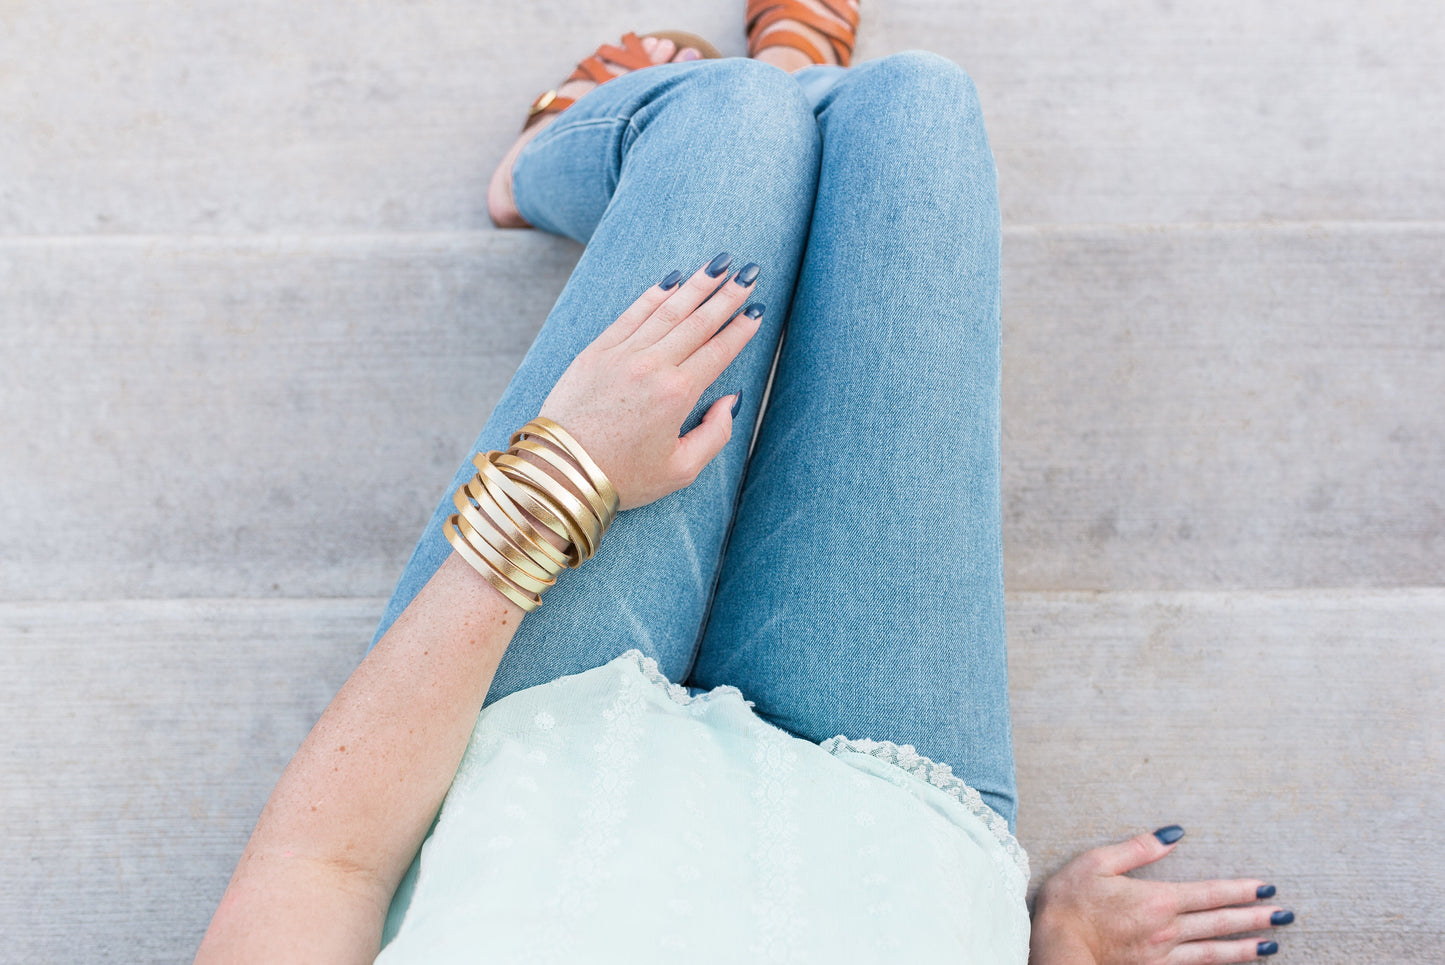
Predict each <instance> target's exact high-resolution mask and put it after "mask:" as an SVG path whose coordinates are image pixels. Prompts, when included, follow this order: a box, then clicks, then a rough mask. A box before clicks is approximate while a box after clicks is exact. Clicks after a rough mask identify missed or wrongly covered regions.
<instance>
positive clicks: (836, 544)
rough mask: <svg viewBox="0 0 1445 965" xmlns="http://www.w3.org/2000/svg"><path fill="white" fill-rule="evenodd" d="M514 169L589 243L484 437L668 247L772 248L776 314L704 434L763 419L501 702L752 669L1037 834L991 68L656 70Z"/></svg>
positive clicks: (494, 693)
mask: <svg viewBox="0 0 1445 965" xmlns="http://www.w3.org/2000/svg"><path fill="white" fill-rule="evenodd" d="M513 183H514V188H515V193H516V200H517V206H518V209H519V210H520V211H521V213H522V216H523V217H525V218H526V219H527V220H528V221H529V222H531V223H532V224H533V225H535V226H537V227H538V228H541V229H543V230H546V231H551V232H554V233H557V234H563V235H566V236H568V237H571V238H574V239H576V240H578V241H581V242H583V243H585V244H586V246H587V247H586V250H585V251H584V252H583V255H582V257H581V260H580V261H579V262H578V264H577V267H576V270H575V271H574V272H573V273H572V276H571V278H570V280H569V281H568V283H567V286H566V288H565V289H564V290H563V292H562V294H561V296H560V298H559V299H558V300H557V303H556V305H555V307H554V308H553V309H552V311H551V313H550V314H549V315H548V318H547V321H546V323H545V325H544V326H543V327H542V329H541V331H540V332H539V334H538V336H537V339H536V341H535V342H534V343H533V345H532V347H531V349H530V350H529V351H528V353H527V355H526V357H525V358H524V359H523V361H522V363H521V366H520V368H519V369H518V371H517V374H516V376H515V377H514V378H513V379H512V381H511V383H510V385H509V386H508V387H507V389H506V391H505V392H504V393H503V395H502V398H501V400H500V401H499V402H498V404H497V406H496V408H495V410H494V411H493V412H492V414H491V417H490V418H489V419H488V420H487V423H486V425H485V427H484V428H483V429H482V432H481V435H480V437H479V438H478V439H477V442H476V445H475V446H474V447H473V452H479V451H487V450H490V449H502V448H505V447H506V445H507V440H508V436H509V435H510V434H511V433H512V432H513V431H515V430H516V429H517V428H518V427H519V426H521V425H522V424H523V423H525V422H526V421H527V420H528V419H530V418H531V417H532V416H534V415H536V413H537V411H538V409H539V408H540V406H541V403H542V400H543V399H544V398H545V397H546V395H547V393H548V392H549V391H550V390H551V388H552V386H553V385H554V384H555V382H556V380H557V379H558V377H560V376H561V374H562V372H563V371H564V370H565V369H566V367H567V366H568V364H569V363H570V362H571V361H572V359H573V358H574V357H575V356H576V354H577V353H578V352H579V351H581V350H582V349H583V348H584V347H585V346H586V345H587V344H589V343H590V342H591V341H592V340H593V339H594V338H595V337H596V336H597V334H598V333H599V332H601V331H602V329H603V328H605V327H606V326H607V325H608V324H610V323H611V322H612V321H613V320H614V319H615V318H616V317H617V316H618V315H619V314H620V313H621V312H622V311H623V310H624V309H625V308H626V307H627V306H628V305H629V304H630V303H631V302H632V301H633V300H634V299H635V298H636V297H637V296H638V295H639V294H640V293H641V292H642V291H643V290H644V289H645V288H647V287H648V286H649V285H653V284H656V283H657V282H658V280H660V279H661V278H662V277H663V276H664V275H666V274H667V273H668V272H669V271H671V270H672V269H675V268H679V269H683V270H684V271H692V270H694V269H696V268H698V267H699V266H701V265H702V264H704V263H705V262H706V261H707V260H708V259H710V258H712V256H713V255H715V254H717V253H718V252H720V251H728V252H731V253H732V255H733V268H734V269H737V268H739V267H741V266H742V265H744V264H746V263H747V262H749V261H755V262H757V263H758V264H760V265H761V266H762V274H761V276H760V278H759V280H758V283H757V288H756V292H755V295H754V300H756V301H760V302H763V303H765V304H766V305H767V306H768V310H767V312H766V313H765V314H764V316H763V325H762V328H761V330H760V331H759V332H758V334H757V335H756V336H755V337H754V338H753V340H752V342H751V343H750V344H749V345H748V347H747V348H746V349H745V350H744V351H743V353H742V354H741V355H740V356H739V357H738V358H737V360H736V361H734V363H733V364H732V365H731V366H730V367H729V368H728V370H727V371H726V372H724V373H723V375H722V376H721V377H720V378H719V379H718V380H717V382H716V383H715V384H714V385H713V386H712V387H711V388H710V389H709V390H708V391H707V392H705V393H704V394H703V397H702V399H701V400H700V401H699V403H698V405H697V407H696V408H695V410H694V412H693V413H692V414H691V416H690V417H689V418H688V420H687V422H686V423H685V424H684V426H683V431H684V432H685V431H687V430H690V429H691V428H692V427H693V426H695V425H696V424H697V423H698V421H699V420H700V419H701V417H702V415H703V413H704V412H705V411H706V409H707V408H708V406H709V405H710V404H711V403H712V402H713V401H714V400H716V399H717V398H718V397H720V396H723V395H727V394H729V393H732V392H740V393H741V395H742V407H741V410H740V412H739V414H738V417H737V418H738V425H739V426H740V427H743V428H742V431H738V432H735V433H734V435H733V439H732V440H731V442H729V444H728V445H727V447H726V448H725V449H724V450H723V452H722V453H721V454H720V455H719V456H718V457H717V459H715V460H714V461H713V462H712V463H711V464H710V465H709V466H708V467H707V469H706V470H705V471H704V472H703V473H702V475H701V476H699V478H698V479H697V481H696V482H694V483H693V484H692V485H691V486H689V487H688V488H686V489H683V490H680V491H678V492H676V493H673V494H672V495H670V496H668V497H666V498H665V499H661V500H658V501H657V502H655V503H652V504H650V505H648V506H645V507H641V508H639V509H635V510H630V511H628V512H626V513H623V514H622V515H621V516H619V517H618V519H617V521H616V522H615V523H614V525H613V527H612V529H611V530H610V532H609V534H608V538H607V539H606V540H605V541H604V542H603V544H602V546H601V549H600V551H599V552H598V554H597V555H596V556H595V557H594V558H593V559H592V560H591V561H589V562H588V563H587V564H586V565H585V566H583V567H581V568H580V569H578V570H575V571H573V570H569V571H566V572H564V573H563V574H562V575H561V576H560V577H559V578H558V581H557V585H556V586H555V587H554V588H552V589H551V590H549V591H548V592H547V594H546V596H545V598H544V603H543V606H542V608H541V609H540V610H538V611H536V612H535V613H531V614H528V615H527V617H526V618H525V619H524V620H523V621H522V623H521V624H520V626H519V627H518V629H517V633H516V636H515V637H514V638H513V640H512V643H511V645H510V647H509V648H508V650H507V652H506V654H505V655H504V657H503V659H502V662H501V665H500V667H499V668H498V671H497V674H496V677H495V679H494V680H493V682H492V685H491V689H490V691H489V692H488V694H487V698H486V703H487V704H491V703H492V702H494V701H496V700H498V699H500V698H501V697H503V696H506V695H508V694H511V693H513V692H515V691H518V690H521V689H524V688H527V687H531V686H534V685H538V684H543V683H546V682H548V681H551V680H553V679H556V678H557V677H561V676H566V675H570V674H576V673H581V672H583V671H586V670H589V669H591V668H593V667H599V666H602V665H603V664H605V663H607V662H608V661H610V660H612V659H614V658H616V657H617V656H618V655H620V654H622V653H624V652H626V651H627V650H629V649H631V648H634V647H636V648H638V649H639V650H641V651H642V652H643V653H644V654H646V655H647V656H649V657H652V658H653V659H655V660H656V661H657V662H658V664H659V667H660V669H661V671H662V672H663V673H665V674H666V675H667V677H668V678H669V679H671V680H673V681H677V682H683V683H686V684H687V685H688V686H689V687H690V688H691V689H692V690H693V692H696V691H698V690H705V689H711V688H712V687H715V686H718V685H721V684H731V685H733V686H736V687H738V688H740V689H741V690H742V692H743V693H744V694H745V695H746V696H747V697H748V699H750V700H753V701H755V702H756V711H757V713H758V714H759V715H760V716H761V717H763V718H764V719H766V720H768V721H769V722H771V723H773V724H776V725H777V726H779V727H781V728H783V729H784V730H786V731H788V732H790V733H792V734H794V735H796V736H799V737H803V738H805V739H807V740H810V741H822V740H824V739H826V738H829V737H832V736H835V735H838V734H845V735H847V736H849V737H855V738H859V737H868V738H873V739H876V740H889V741H894V742H896V743H899V744H903V743H909V744H913V745H914V746H915V747H916V748H917V750H918V752H919V753H920V754H923V755H926V756H928V757H931V758H933V759H934V760H936V761H939V762H944V763H948V764H950V765H951V766H952V767H953V769H954V771H955V772H956V773H957V774H958V775H959V776H960V777H962V778H963V779H964V780H965V781H967V782H968V783H969V784H971V785H973V786H974V787H975V788H977V789H978V790H979V791H980V792H981V794H982V795H983V798H984V800H985V801H986V802H987V803H988V804H989V805H991V806H992V807H993V808H994V809H995V810H997V811H998V812H999V813H1000V814H1002V815H1003V816H1004V817H1006V818H1007V819H1008V822H1009V826H1010V828H1011V829H1012V827H1013V824H1014V815H1015V810H1016V806H1015V789H1014V768H1013V754H1012V745H1011V736H1010V726H1009V712H1008V683H1007V658H1006V652H1005V642H1004V625H1003V573H1002V549H1001V541H1000V512H1001V510H1000V499H999V293H1000V278H999V238H1000V231H999V210H998V197H997V182H996V176H995V170H994V164H993V157H992V154H991V152H990V150H989V146H988V141H987V137H986V135H985V132H984V126H983V119H982V115H981V114H980V111H979V105H978V98H977V94H976V92H975V90H974V87H973V84H972V83H971V81H970V80H969V78H968V77H967V75H966V74H964V73H963V71H961V70H960V69H959V68H958V67H956V66H955V65H953V64H951V63H949V62H948V61H946V60H944V59H942V58H940V57H937V56H935V55H933V54H927V53H919V52H909V53H902V54H896V55H893V56H890V57H885V58H882V59H880V60H874V61H869V62H867V63H864V64H861V65H859V66H857V67H854V68H852V69H851V70H843V69H841V68H821V67H820V68H808V69H805V70H803V71H799V72H798V73H797V74H795V75H789V74H787V73H784V72H783V71H780V70H778V69H776V68H774V67H771V66H769V65H766V64H762V63H760V62H757V61H752V60H743V59H726V60H712V61H700V62H690V63H684V64H667V65H663V66H658V67H652V68H648V69H646V70H642V71H638V72H635V73H631V74H627V75H625V76H623V77H620V78H618V79H616V80H613V81H611V82H609V83H607V84H605V85H603V86H601V87H599V88H597V89H596V90H595V91H593V92H590V93H588V94H587V96H585V97H583V98H581V99H580V100H579V101H578V102H577V103H576V104H575V105H573V106H572V107H570V108H569V109H568V110H567V111H566V112H565V113H563V114H562V115H561V116H560V117H559V118H558V119H557V120H556V121H555V122H553V123H552V124H551V125H550V126H549V127H548V128H547V129H546V130H545V131H543V132H542V133H541V134H540V135H539V136H538V137H537V138H536V139H535V140H534V141H533V142H532V143H531V144H530V145H528V147H527V148H526V149H525V150H524V151H523V152H522V154H521V156H520V157H519V158H518V160H517V163H516V166H515V168H514V176H513ZM785 320H786V338H782V336H783V333H784V322H785ZM780 340H781V342H782V344H781V351H780V352H779V351H778V349H779V342H780ZM775 354H776V355H777V369H776V376H775V379H774V382H773V385H772V390H771V397H770V400H769V403H768V408H767V411H766V413H764V414H763V416H762V420H761V424H760V425H758V427H757V430H756V440H755V443H754V451H753V452H752V455H751V458H749V447H750V442H752V441H753V440H752V438H751V437H752V435H753V434H752V433H751V432H749V431H747V429H748V427H752V426H754V425H755V422H756V420H757V419H758V416H759V408H760V404H761V403H762V401H763V394H764V388H765V386H766V385H767V382H768V377H769V372H770V370H771V368H772V365H773V361H774V356H775ZM467 455H468V457H470V455H471V454H470V453H468V454H467ZM472 472H473V469H472V467H471V465H470V463H469V462H468V461H467V460H463V461H462V464H461V468H460V469H459V470H458V472H457V474H456V476H455V477H454V478H453V479H452V481H451V482H450V483H448V484H447V486H446V487H445V488H444V490H443V492H442V494H441V497H442V498H441V500H440V504H439V506H438V508H437V510H436V513H435V514H434V515H433V517H432V519H431V521H430V523H429V524H428V526H427V528H426V530H425V532H424V533H423V534H422V538H421V542H420V544H419V545H418V546H417V548H416V550H415V552H414V553H413V555H412V558H411V561H410V562H409V563H408V564H407V567H406V570H405V571H404V573H403V574H402V577H401V580H400V582H399V584H398V585H397V588H396V591H395V594H394V596H393V598H392V600H391V602H390V604H389V605H388V607H387V610H386V614H385V616H384V618H383V620H382V622H381V626H380V627H379V628H378V630H377V638H378V639H379V638H380V636H381V634H382V633H383V632H385V630H386V628H387V627H389V626H390V625H391V623H392V621H393V620H395V619H396V617H397V616H398V615H400V613H401V611H402V610H403V609H404V608H405V606H406V605H407V604H408V603H409V602H410V601H411V599H412V598H413V597H414V596H415V595H416V593H417V592H418V591H419V590H420V589H421V587H422V586H423V585H425V583H426V582H427V580H429V579H430V578H431V576H432V574H433V573H435V572H436V570H437V568H438V567H439V566H440V565H441V563H442V562H443V560H445V559H446V557H447V555H448V554H449V553H450V552H451V547H450V546H449V545H448V543H447V542H446V540H445V538H444V537H443V536H442V534H441V523H442V521H443V520H444V519H445V518H446V516H447V515H448V514H450V513H451V512H452V507H451V500H450V495H451V492H452V491H453V490H454V489H455V488H456V487H457V486H458V485H460V484H461V483H463V482H465V481H466V480H467V479H468V478H470V476H471V475H472Z"/></svg>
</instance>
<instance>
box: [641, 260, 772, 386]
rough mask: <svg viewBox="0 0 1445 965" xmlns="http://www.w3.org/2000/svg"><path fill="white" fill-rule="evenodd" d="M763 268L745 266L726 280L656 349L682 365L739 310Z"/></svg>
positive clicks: (672, 361)
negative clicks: (684, 360)
mask: <svg viewBox="0 0 1445 965" xmlns="http://www.w3.org/2000/svg"><path fill="white" fill-rule="evenodd" d="M759 270H760V269H759V268H758V266H757V265H755V264H749V265H744V266H743V268H742V270H740V271H739V272H738V273H737V274H736V275H734V276H733V277H732V279H731V280H729V281H727V282H724V283H723V286H722V287H721V288H719V289H718V290H717V291H716V292H715V293H714V294H713V296H712V297H711V298H709V299H708V300H707V301H705V302H703V303H702V304H701V305H699V306H698V307H697V310H696V311H694V312H693V313H692V314H691V315H689V316H687V317H686V318H684V319H683V320H682V321H680V322H678V323H677V325H676V326H675V327H674V328H673V330H672V331H670V332H668V333H667V334H666V335H664V336H662V338H660V339H658V341H657V345H656V346H654V348H655V349H656V350H657V351H659V352H661V353H662V357H663V358H665V359H667V361H669V362H671V363H672V364H673V365H681V364H682V361H683V359H685V358H687V357H688V356H690V355H692V353H694V352H696V351H697V350H698V348H699V347H700V346H701V345H702V344H703V343H705V342H706V341H707V340H708V339H710V338H712V337H713V335H714V334H716V333H717V330H718V329H720V328H722V327H723V324H724V323H725V322H727V320H728V319H729V318H732V316H733V312H735V311H737V310H738V306H740V305H741V304H742V303H743V301H744V300H745V299H746V298H747V297H748V295H749V294H750V293H751V292H752V290H753V284H754V283H755V282H756V281H757V279H758V272H759Z"/></svg>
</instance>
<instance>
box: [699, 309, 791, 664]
mask: <svg viewBox="0 0 1445 965" xmlns="http://www.w3.org/2000/svg"><path fill="white" fill-rule="evenodd" d="M787 337H788V325H787V321H786V320H785V321H784V322H783V325H782V327H781V328H780V329H779V331H778V347H777V348H776V349H774V350H773V362H772V365H771V366H769V368H768V379H767V381H766V382H765V383H764V384H765V385H771V384H772V381H773V378H774V377H775V376H776V374H777V368H778V363H779V362H781V361H782V359H783V342H784V341H786V340H787ZM771 401H772V393H771V392H768V393H767V394H766V395H765V397H764V399H763V404H762V406H761V407H759V409H758V414H757V418H756V419H754V420H753V430H752V434H751V436H750V438H749V439H748V454H747V455H746V456H745V457H744V458H743V466H742V471H741V472H740V473H739V474H738V487H737V492H735V493H734V494H733V505H732V510H731V511H730V512H729V514H728V528H727V531H726V532H725V533H723V539H722V546H721V548H719V550H718V557H717V565H716V566H714V567H713V572H712V586H711V587H710V588H709V589H708V594H707V603H706V604H705V605H704V606H703V610H702V619H701V620H700V621H698V626H697V637H696V638H695V639H694V640H693V643H692V654H691V655H690V656H689V657H688V659H687V673H686V674H684V675H683V679H682V680H681V681H679V683H682V684H684V685H686V684H687V683H688V682H689V681H691V680H692V672H693V670H694V669H695V668H696V667H697V658H698V655H699V654H700V653H702V641H703V638H704V637H705V636H707V627H708V623H709V622H710V621H711V618H712V604H713V601H714V600H715V599H716V598H717V586H718V583H719V582H720V581H721V580H722V571H723V564H724V563H726V562H727V557H728V546H729V544H731V543H732V540H733V527H734V526H736V525H737V521H738V509H739V508H741V507H742V503H743V490H744V489H745V488H746V487H747V482H748V470H749V469H750V468H752V465H753V452H754V451H755V450H756V448H757V444H758V437H759V436H760V435H762V431H763V419H764V418H765V417H766V416H767V414H768V403H769V402H771Z"/></svg>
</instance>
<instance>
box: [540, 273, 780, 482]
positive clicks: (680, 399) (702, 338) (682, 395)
mask: <svg viewBox="0 0 1445 965" xmlns="http://www.w3.org/2000/svg"><path fill="white" fill-rule="evenodd" d="M727 265H728V257H727V256H726V255H725V254H724V255H719V256H718V257H717V258H715V259H713V261H712V262H711V263H709V265H708V266H707V268H709V269H712V270H713V271H714V272H715V273H716V274H715V276H709V275H708V274H707V270H706V269H699V270H698V271H696V272H694V273H693V276H692V277H691V278H689V279H688V280H687V281H685V282H683V283H682V284H681V285H678V284H676V281H675V280H673V284H674V287H672V288H671V289H670V290H664V289H663V288H662V287H661V286H660V285H656V286H653V287H652V288H649V289H648V290H647V291H646V292H644V293H643V294H642V297H641V298H639V299H637V301H635V302H633V303H632V307H631V308H629V309H628V310H627V311H625V312H623V313H622V317H621V318H619V319H617V321H615V322H613V323H612V324H611V325H610V326H608V328H607V329H606V331H604V332H603V333H602V334H601V335H599V336H598V337H597V339H596V341H594V342H593V343H592V344H591V345H589V346H587V348H585V349H583V350H582V352H581V354H579V355H578V356H577V358H576V359H574V360H573V362H572V364H571V365H570V366H568V367H567V371H566V372H564V373H562V377H561V378H560V379H558V380H557V384H556V385H555V386H554V387H553V389H552V392H551V394H550V395H548V396H547V399H546V401H544V402H543V403H542V411H541V412H540V413H539V414H540V415H543V416H546V417H547V418H549V419H552V420H554V421H555V422H557V423H558V424H559V425H561V426H562V428H564V429H566V430H567V431H568V432H569V433H571V434H572V435H573V436H574V437H576V439H577V441H578V442H579V443H581V444H582V448H583V449H585V450H586V451H587V454H588V455H589V456H591V457H592V459H593V460H594V461H596V463H597V464H598V466H600V467H601V469H602V471H603V472H604V473H606V474H607V478H608V479H609V480H611V482H612V484H613V485H614V486H615V487H617V492H618V495H619V496H620V497H621V499H622V506H621V508H622V509H632V508H634V507H636V506H643V505H646V504H647V503H650V502H652V501H653V500H655V499H661V498H662V497H663V496H666V495H667V494H668V493H671V492H673V491H674V490H677V489H682V488H683V487H685V486H687V485H689V484H690V483H691V482H692V481H693V480H694V479H696V478H697V475H698V473H700V472H702V470H703V467H704V466H706V465H707V464H708V463H709V462H711V461H712V458H713V457H714V456H716V455H717V454H718V453H719V452H720V451H721V450H722V447H723V446H724V445H726V444H727V441H728V440H729V439H730V438H732V431H733V417H732V411H731V410H732V405H733V403H734V401H736V399H737V396H736V395H729V396H723V397H722V398H720V399H718V400H717V401H716V402H715V403H713V405H712V407H711V408H710V409H708V411H707V414H706V415H705V416H704V417H703V420H702V423H701V424H700V425H698V426H697V427H696V428H695V429H693V430H692V431H691V432H689V433H688V434H687V435H685V436H683V437H682V438H680V439H679V438H678V432H679V430H681V428H682V423H683V420H684V419H686V418H687V415H688V413H689V412H691V411H692V408H693V406H695V405H696V404H697V400H698V399H699V398H700V397H701V396H702V393H703V392H704V391H705V390H706V389H707V387H708V386H710V385H712V383H713V382H714V381H715V380H716V379H717V377H718V376H719V375H721V374H722V372H723V370H724V369H726V368H727V367H728V364H729V363H731V362H732V360H733V359H734V358H736V357H737V355H738V353H739V352H741V351H742V350H743V346H745V345H747V343H748V340H749V339H750V338H752V337H753V335H754V334H755V333H756V332H757V330H758V325H759V318H761V316H762V306H761V305H758V306H754V307H751V308H749V309H748V311H747V313H744V314H740V315H738V316H737V317H736V318H734V319H733V321H732V324H730V325H728V326H727V328H725V329H723V330H722V331H721V332H719V331H718V329H719V328H721V327H722V325H723V323H724V322H727V320H728V319H729V318H731V317H732V315H733V313H734V312H736V311H737V310H738V308H739V307H740V306H741V305H742V303H743V301H744V300H745V299H746V298H747V296H748V293H749V292H750V291H751V290H752V283H753V282H754V281H755V280H756V278H757V268H756V266H753V265H749V266H747V267H745V268H743V270H742V271H740V272H738V274H737V276H735V277H734V278H732V279H730V280H728V281H727V282H726V283H725V284H723V286H722V288H721V289H719V290H718V291H717V294H715V295H713V296H712V297H711V298H708V295H709V294H712V292H713V290H714V289H716V288H717V286H718V282H719V279H720V277H722V276H723V275H724V273H725V272H726V271H727ZM674 274H677V273H675V272H674ZM739 277H741V278H743V279H744V280H745V281H746V282H747V284H738V278H739ZM669 279H671V276H669ZM665 280H666V279H665ZM704 299H707V301H706V303H704V301H703V300H704Z"/></svg>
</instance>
